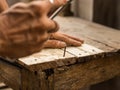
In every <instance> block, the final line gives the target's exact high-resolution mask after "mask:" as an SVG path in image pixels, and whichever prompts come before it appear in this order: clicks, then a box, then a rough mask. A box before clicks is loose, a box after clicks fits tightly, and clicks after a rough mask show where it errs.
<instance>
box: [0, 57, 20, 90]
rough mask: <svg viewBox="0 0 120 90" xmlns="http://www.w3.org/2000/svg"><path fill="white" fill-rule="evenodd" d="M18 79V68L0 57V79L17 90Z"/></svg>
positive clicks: (18, 86)
mask: <svg viewBox="0 0 120 90" xmlns="http://www.w3.org/2000/svg"><path fill="white" fill-rule="evenodd" d="M20 79H21V76H20V69H19V68H18V67H15V66H13V65H11V64H10V63H8V62H6V61H4V60H2V59H0V81H3V82H5V83H6V84H7V85H9V86H10V87H12V88H13V89H15V90H19V88H20V82H21V81H20Z"/></svg>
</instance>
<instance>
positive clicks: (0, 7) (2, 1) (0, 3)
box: [0, 0, 8, 13]
mask: <svg viewBox="0 0 120 90" xmlns="http://www.w3.org/2000/svg"><path fill="white" fill-rule="evenodd" d="M6 9H8V4H7V1H6V0H0V13H1V12H3V11H4V10H6Z"/></svg>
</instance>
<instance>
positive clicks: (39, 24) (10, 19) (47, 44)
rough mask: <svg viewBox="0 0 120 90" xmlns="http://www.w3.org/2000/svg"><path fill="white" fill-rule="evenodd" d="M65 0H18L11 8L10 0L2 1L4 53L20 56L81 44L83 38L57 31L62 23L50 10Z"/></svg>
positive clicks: (0, 37) (0, 17) (1, 43)
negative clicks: (21, 1)
mask: <svg viewBox="0 0 120 90" xmlns="http://www.w3.org/2000/svg"><path fill="white" fill-rule="evenodd" d="M65 3H66V1H65V0H55V2H54V4H52V3H50V2H49V1H48V0H45V1H33V2H30V3H28V4H24V3H18V4H15V5H13V6H12V7H11V8H8V5H7V3H6V0H1V1H0V10H1V14H0V27H1V28H0V55H1V56H3V57H9V58H20V57H24V56H27V55H31V54H33V53H35V52H39V51H40V50H41V49H42V48H62V47H65V46H71V45H72V46H80V45H81V44H82V43H83V40H80V39H78V38H75V37H72V36H69V35H66V34H63V33H60V32H57V31H58V29H59V26H58V24H57V23H56V22H55V21H53V20H50V19H49V17H48V14H49V13H51V12H52V11H53V10H55V9H56V8H58V7H59V6H61V5H63V4H65Z"/></svg>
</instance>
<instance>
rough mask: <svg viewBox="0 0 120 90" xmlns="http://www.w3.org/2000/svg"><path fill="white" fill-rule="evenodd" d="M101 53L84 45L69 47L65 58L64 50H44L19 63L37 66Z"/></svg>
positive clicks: (92, 47) (22, 59)
mask: <svg viewBox="0 0 120 90" xmlns="http://www.w3.org/2000/svg"><path fill="white" fill-rule="evenodd" d="M101 52H103V51H102V50H100V49H98V48H95V47H94V46H91V45H88V44H83V45H82V46H80V47H67V48H66V55H65V57H63V53H64V49H62V50H61V49H44V50H42V51H41V52H39V53H35V54H33V55H31V56H27V57H24V58H20V59H19V61H20V62H21V63H22V64H25V65H35V64H41V63H46V62H51V61H56V62H57V60H60V59H62V60H65V59H67V58H73V57H83V56H89V55H93V54H98V53H101Z"/></svg>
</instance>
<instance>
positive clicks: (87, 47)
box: [78, 44, 104, 55]
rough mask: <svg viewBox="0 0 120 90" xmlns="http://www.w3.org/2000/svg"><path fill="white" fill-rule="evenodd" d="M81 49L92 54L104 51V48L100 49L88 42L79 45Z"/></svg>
mask: <svg viewBox="0 0 120 90" xmlns="http://www.w3.org/2000/svg"><path fill="white" fill-rule="evenodd" d="M78 48H79V49H80V50H83V51H84V52H88V53H90V55H92V54H99V53H102V52H104V51H103V50H101V49H98V48H96V47H94V46H91V45H88V44H83V45H82V46H81V47H78Z"/></svg>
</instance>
